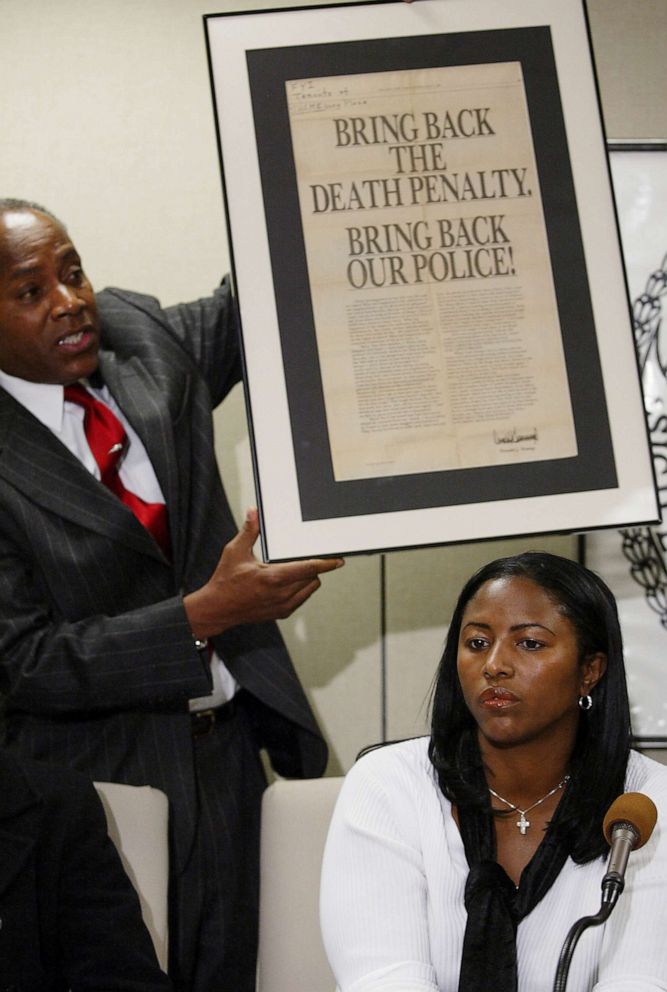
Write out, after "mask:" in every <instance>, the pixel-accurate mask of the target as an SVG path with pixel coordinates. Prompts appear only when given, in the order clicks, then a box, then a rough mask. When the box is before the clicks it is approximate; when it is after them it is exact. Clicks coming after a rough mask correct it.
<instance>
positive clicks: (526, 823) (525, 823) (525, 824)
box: [487, 775, 570, 836]
mask: <svg viewBox="0 0 667 992" xmlns="http://www.w3.org/2000/svg"><path fill="white" fill-rule="evenodd" d="M569 781H570V776H569V775H566V776H565V778H563V779H561V781H560V782H559V783H558V785H554V787H553V789H550V790H549V792H547V794H546V796H542V798H541V799H538V800H537V802H536V803H533V805H532V806H528V807H526V809H519V807H518V806H517V805H516V803H511V802H510V801H509V800H508V799H503V797H502V796H499V795H498V793H497V792H495V791H494V790H493V789H492V788H491V786H487V788H488V790H489V792H490V793H491V795H492V796H495V797H496V799H499V800H500V802H501V803H505V805H506V806H509V811H510V813H514V812H515V811H516V812H517V813H520V814H521V818H520V819H519V820H517V821H516V825H517V827H518V828H519V830H520V831H521V833H522V834H523V835H524V836H525V833H526V831H527V830H528V828H529V827H530V820H527V819H526V813H530V811H531V809H535V808H536V807H537V806H541V805H542V803H545V802H546V801H547V799H550V798H551V796H553V795H554V793H556V792H558V790H559V789H562V788H563V786H564V785H567V783H568V782H569Z"/></svg>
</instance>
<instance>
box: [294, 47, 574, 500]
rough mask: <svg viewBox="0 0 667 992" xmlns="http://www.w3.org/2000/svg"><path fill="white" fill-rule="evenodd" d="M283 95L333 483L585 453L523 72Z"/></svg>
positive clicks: (470, 72)
mask: <svg viewBox="0 0 667 992" xmlns="http://www.w3.org/2000/svg"><path fill="white" fill-rule="evenodd" d="M286 89H287V103H288V110H289V119H290V129H291V136H292V146H293V150H294V158H295V165H296V175H297V182H298V192H299V203H300V210H301V220H302V226H303V233H304V242H305V247H306V257H307V265H308V278H309V282H310V288H311V297H312V304H313V311H314V321H315V328H316V338H317V348H318V355H319V361H320V367H321V374H322V383H323V389H324V400H325V408H326V416H327V426H328V431H329V440H330V445H331V455H332V461H333V465H334V475H335V478H336V480H337V481H344V480H350V479H364V478H373V477H377V476H385V475H400V474H413V473H414V474H416V473H421V472H437V471H442V470H448V469H459V468H472V467H478V466H491V465H499V464H508V463H517V462H529V461H541V460H550V459H558V458H568V457H572V456H574V455H576V453H577V447H576V438H575V432H574V423H573V416H572V409H571V403H570V395H569V390H568V383H567V375H566V369H565V360H564V354H563V346H562V339H561V332H560V324H559V320H558V311H557V304H556V297H555V292H554V286H553V279H552V271H551V264H550V258H549V249H548V243H547V234H546V228H545V221H544V213H543V207H542V200H541V196H540V188H539V177H538V173H537V168H536V163H535V157H534V152H533V143H532V139H531V129H530V119H529V115H528V108H527V102H526V95H525V89H524V83H523V77H522V72H521V65H520V63H519V62H504V63H492V64H485V65H469V66H457V67H445V68H433V69H417V70H414V69H410V70H401V71H392V72H380V73H368V74H360V75H351V76H334V77H327V78H318V79H301V80H290V81H289V82H288V83H287V84H286Z"/></svg>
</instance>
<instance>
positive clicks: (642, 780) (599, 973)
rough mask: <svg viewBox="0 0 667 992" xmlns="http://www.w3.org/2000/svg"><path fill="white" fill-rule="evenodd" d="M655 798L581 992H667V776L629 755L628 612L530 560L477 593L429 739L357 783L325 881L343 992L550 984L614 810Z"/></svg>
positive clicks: (452, 639)
mask: <svg viewBox="0 0 667 992" xmlns="http://www.w3.org/2000/svg"><path fill="white" fill-rule="evenodd" d="M624 791H634V792H643V793H645V794H647V795H648V796H649V797H650V798H651V799H652V800H653V801H654V803H655V805H656V806H657V808H658V826H657V827H656V829H655V830H654V832H653V835H652V836H651V838H650V840H649V841H648V843H647V844H646V845H645V846H644V847H643V848H641V850H639V851H636V852H634V853H633V854H632V855H631V857H630V863H629V867H628V871H627V874H626V885H625V891H624V893H623V895H622V896H621V898H620V901H619V903H618V905H617V906H616V908H615V910H614V912H613V913H612V915H611V917H610V919H609V920H608V921H607V923H605V924H604V925H603V926H599V927H596V928H594V929H590V930H587V931H586V932H585V933H584V935H583V936H582V938H581V940H580V942H579V945H578V947H577V949H576V952H575V954H574V958H573V961H572V965H571V968H570V973H569V981H568V985H567V988H568V992H591V990H595V992H603V990H604V992H612V990H614V992H657V990H666V989H667V840H666V839H665V832H664V831H661V828H660V817H661V816H662V815H664V814H665V813H667V769H666V768H664V767H663V766H662V765H659V764H657V763H656V762H653V761H650V760H649V759H647V758H644V757H642V756H640V755H638V754H637V753H635V752H632V751H631V750H630V714H629V704H628V697H627V689H626V682H625V673H624V668H623V654H622V642H621V633H620V629H619V625H618V616H617V611H616V605H615V602H614V599H613V596H612V594H611V593H610V591H609V590H608V588H607V587H606V585H605V584H604V583H603V582H602V581H601V580H600V579H599V578H598V577H597V576H596V575H595V574H594V573H592V572H590V571H588V570H587V569H585V568H583V566H581V565H579V564H577V563H575V562H571V561H569V560H568V559H564V558H559V557H557V556H554V555H549V554H546V553H540V552H529V553H526V554H522V555H517V556H515V557H512V558H505V559H500V560H498V561H495V562H492V563H491V564H489V565H487V566H485V567H484V568H482V569H481V570H480V571H479V572H478V573H476V574H475V575H474V576H473V577H472V578H471V579H470V580H469V581H468V583H467V584H466V586H465V587H464V589H463V591H462V593H461V596H460V597H459V601H458V604H457V607H456V609H455V611H454V615H453V617H452V622H451V626H450V629H449V634H448V637H447V642H446V645H445V650H444V654H443V657H442V661H441V663H440V668H439V671H438V676H437V683H436V690H435V696H434V701H433V714H432V728H431V736H430V738H422V739H417V740H411V741H406V742H403V743H399V744H394V745H390V746H387V747H383V748H380V749H377V750H374V751H371V752H370V753H368V754H366V755H365V756H364V757H363V758H361V759H360V760H359V761H358V763H357V764H356V765H355V767H354V768H353V769H352V771H351V772H350V773H349V774H348V776H347V778H346V781H345V783H344V786H343V790H342V792H341V796H340V799H339V802H338V804H337V807H336V811H335V814H334V817H333V820H332V824H331V829H330V833H329V838H328V841H327V847H326V851H325V857H324V866H323V877H322V897H321V912H322V929H323V935H324V941H325V946H326V948H327V953H328V955H329V959H330V962H331V965H332V968H333V971H334V974H335V975H336V979H337V982H338V986H339V988H340V989H341V990H342V992H457V990H458V992H517V990H518V992H549V990H551V989H552V987H553V982H554V975H555V972H556V967H557V963H558V957H559V954H560V950H561V946H562V944H563V941H564V940H565V937H566V935H567V933H568V931H569V929H570V927H571V925H572V924H573V923H574V922H575V920H577V919H578V918H579V917H581V916H583V915H589V914H594V913H596V912H597V910H598V909H599V906H600V898H601V891H600V883H601V880H602V877H603V875H604V874H605V869H606V855H607V853H608V846H607V844H606V841H605V839H604V836H603V832H602V822H603V819H604V815H605V813H606V811H607V809H608V808H609V806H610V805H611V803H612V801H613V800H614V799H615V798H616V797H617V796H618V795H619V794H620V793H622V792H624Z"/></svg>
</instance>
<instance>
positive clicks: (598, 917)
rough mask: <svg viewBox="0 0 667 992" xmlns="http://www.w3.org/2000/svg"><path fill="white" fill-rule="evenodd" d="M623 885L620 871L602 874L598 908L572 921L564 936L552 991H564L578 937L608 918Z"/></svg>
mask: <svg viewBox="0 0 667 992" xmlns="http://www.w3.org/2000/svg"><path fill="white" fill-rule="evenodd" d="M626 860H627V859H626ZM624 870H625V869H624ZM624 886H625V879H624V878H623V875H622V874H620V872H617V871H610V872H607V874H606V875H605V876H604V878H603V879H602V904H601V906H600V908H599V910H598V911H597V913H595V915H594V916H582V918H581V919H580V920H577V921H576V923H573V924H572V926H571V927H570V931H569V933H568V935H567V937H566V938H565V943H564V944H563V948H562V950H561V952H560V957H559V959H558V967H557V969H556V977H555V979H554V985H553V992H565V986H566V985H567V976H568V974H569V971H570V963H571V961H572V955H573V954H574V950H575V947H576V946H577V943H578V942H579V938H580V937H581V935H582V933H583V932H584V930H588V928H589V927H599V926H600V924H601V923H605V922H606V920H608V919H609V917H610V916H611V911H612V909H613V908H614V906H615V905H616V903H617V902H618V897H619V896H620V894H621V892H622V891H623V888H624Z"/></svg>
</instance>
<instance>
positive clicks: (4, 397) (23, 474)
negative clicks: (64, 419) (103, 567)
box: [0, 389, 164, 560]
mask: <svg viewBox="0 0 667 992" xmlns="http://www.w3.org/2000/svg"><path fill="white" fill-rule="evenodd" d="M0 478H3V479H5V480H6V481H7V482H8V483H10V484H11V485H12V486H13V487H14V488H16V489H18V490H19V491H20V492H21V493H23V495H24V496H26V497H27V498H28V499H29V500H30V501H31V502H33V503H35V504H37V505H39V506H41V507H43V508H44V509H46V510H48V511H49V512H50V513H54V514H56V515H57V516H59V517H62V518H64V519H66V520H70V521H71V522H72V523H74V524H76V525H78V526H79V527H86V528H87V529H89V530H93V531H97V532H98V533H100V534H104V535H105V536H106V537H109V538H111V539H112V540H114V541H119V542H121V543H123V544H125V545H127V546H129V547H131V548H133V549H134V550H136V551H139V552H141V553H143V554H148V555H151V556H152V557H154V558H157V559H159V560H164V559H163V556H162V554H161V552H160V550H159V548H158V547H157V545H156V544H155V542H154V541H153V539H152V538H151V536H150V534H148V533H147V531H146V530H145V529H144V528H143V527H142V525H141V524H140V523H139V521H138V520H137V519H136V518H135V517H134V515H133V514H132V513H131V511H130V510H128V509H127V507H125V506H123V505H122V503H120V502H119V501H118V499H116V497H115V496H113V495H112V493H110V492H109V491H108V489H106V487H105V486H103V485H102V484H101V483H100V482H98V480H97V479H95V478H94V477H93V476H92V475H91V474H90V473H89V472H88V471H87V470H86V469H85V468H84V467H83V465H81V463H80V462H79V460H78V459H77V458H75V456H74V455H73V454H72V453H71V452H70V451H68V449H67V448H66V447H65V446H64V445H63V444H61V442H60V441H59V440H58V438H56V437H55V436H54V435H53V434H52V433H51V431H50V430H48V428H46V427H45V426H44V425H43V424H42V423H40V421H39V420H37V418H36V417H33V415H32V414H31V413H30V412H29V411H28V410H26V409H25V407H23V406H22V405H21V404H20V403H17V402H16V400H14V399H13V398H12V397H11V396H10V395H9V394H8V393H7V392H5V390H4V389H0Z"/></svg>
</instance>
